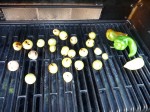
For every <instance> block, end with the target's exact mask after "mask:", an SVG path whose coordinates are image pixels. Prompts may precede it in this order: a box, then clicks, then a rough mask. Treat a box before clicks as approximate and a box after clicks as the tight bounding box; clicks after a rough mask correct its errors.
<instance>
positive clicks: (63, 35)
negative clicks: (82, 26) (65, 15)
mask: <svg viewBox="0 0 150 112" xmlns="http://www.w3.org/2000/svg"><path fill="white" fill-rule="evenodd" d="M59 38H60V39H61V40H66V39H67V38H68V34H67V33H66V32H65V31H61V32H60V34H59Z"/></svg>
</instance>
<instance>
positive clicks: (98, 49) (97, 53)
mask: <svg viewBox="0 0 150 112" xmlns="http://www.w3.org/2000/svg"><path fill="white" fill-rule="evenodd" d="M94 53H95V54H96V55H101V54H102V50H101V49H100V48H98V47H96V48H95V49H94Z"/></svg>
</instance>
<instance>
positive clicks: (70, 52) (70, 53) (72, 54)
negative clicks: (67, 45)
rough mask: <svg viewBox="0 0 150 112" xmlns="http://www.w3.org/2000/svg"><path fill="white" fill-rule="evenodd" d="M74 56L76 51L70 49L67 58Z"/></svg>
mask: <svg viewBox="0 0 150 112" xmlns="http://www.w3.org/2000/svg"><path fill="white" fill-rule="evenodd" d="M75 55H76V51H75V50H73V49H70V50H69V51H68V56H69V57H70V58H73V57H75Z"/></svg>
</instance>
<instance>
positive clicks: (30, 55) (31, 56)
mask: <svg viewBox="0 0 150 112" xmlns="http://www.w3.org/2000/svg"><path fill="white" fill-rule="evenodd" d="M28 57H29V58H30V59H32V60H36V59H37V58H38V53H37V52H36V51H35V50H31V51H30V52H29V53H28Z"/></svg>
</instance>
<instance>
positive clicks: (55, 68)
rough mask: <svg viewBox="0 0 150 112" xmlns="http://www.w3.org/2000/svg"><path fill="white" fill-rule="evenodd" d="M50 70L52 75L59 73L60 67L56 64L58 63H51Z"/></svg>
mask: <svg viewBox="0 0 150 112" xmlns="http://www.w3.org/2000/svg"><path fill="white" fill-rule="evenodd" d="M48 70H49V72H50V73H52V74H55V73H57V71H58V66H57V64H56V63H51V64H49V66H48Z"/></svg>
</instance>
